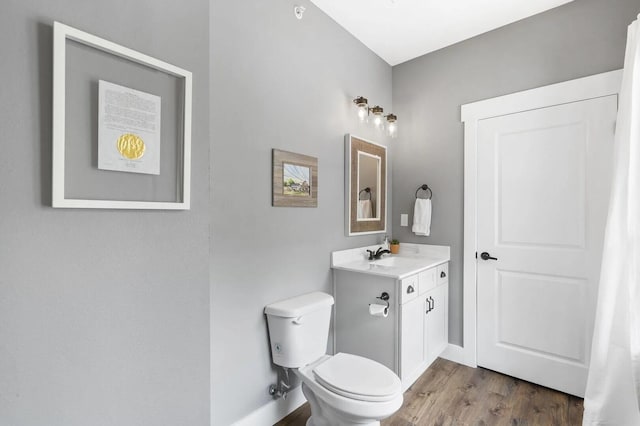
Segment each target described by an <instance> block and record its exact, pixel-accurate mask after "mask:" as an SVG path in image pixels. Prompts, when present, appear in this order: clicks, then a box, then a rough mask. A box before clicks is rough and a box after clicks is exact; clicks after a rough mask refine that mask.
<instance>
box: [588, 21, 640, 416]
mask: <svg viewBox="0 0 640 426" xmlns="http://www.w3.org/2000/svg"><path fill="white" fill-rule="evenodd" d="M638 18H640V15H638ZM638 31H639V30H638V21H637V20H636V21H635V22H633V23H632V24H631V25H630V26H629V30H628V35H627V50H626V55H625V64H624V72H623V78H622V88H621V91H620V98H619V99H620V103H619V109H618V121H617V124H616V138H615V141H616V142H615V144H616V146H615V168H614V176H613V184H612V188H611V200H610V205H609V216H608V219H607V229H606V234H605V243H604V253H603V258H602V272H601V275H600V290H599V294H598V307H597V311H596V323H595V331H594V336H593V345H592V348H591V364H590V368H589V379H588V381H587V390H586V395H585V400H584V418H583V425H584V426H586V425H611V426H614V425H615V426H627V425H628V426H638V425H640V409H639V406H640V47H639V45H638V37H639V36H640V35H639V34H638Z"/></svg>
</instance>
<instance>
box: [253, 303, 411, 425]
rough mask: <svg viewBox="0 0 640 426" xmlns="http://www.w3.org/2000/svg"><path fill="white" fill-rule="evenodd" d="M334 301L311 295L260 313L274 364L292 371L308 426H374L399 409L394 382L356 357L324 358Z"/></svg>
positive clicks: (390, 374) (397, 383)
mask: <svg viewBox="0 0 640 426" xmlns="http://www.w3.org/2000/svg"><path fill="white" fill-rule="evenodd" d="M332 305H333V297H331V296H330V295H328V294H325V293H310V294H306V295H302V296H298V297H294V298H291V299H286V300H283V301H280V302H276V303H274V304H271V305H268V306H267V307H265V313H266V314H267V321H268V325H269V339H270V342H271V352H272V357H273V361H274V363H275V364H277V365H280V366H282V367H285V368H291V369H292V370H293V372H294V373H295V374H296V375H297V376H298V377H299V378H300V380H301V382H302V392H303V393H304V395H305V397H306V399H307V401H308V402H309V405H310V406H311V417H310V418H309V420H308V421H307V426H351V425H367V426H376V425H379V424H380V420H382V419H385V418H387V417H389V416H390V415H391V414H393V413H394V412H396V411H397V410H398V409H399V408H400V406H401V405H402V400H403V398H402V387H401V382H400V379H399V378H398V376H397V375H396V374H395V373H394V372H393V371H391V370H390V369H389V368H387V367H386V366H384V365H382V364H380V363H378V362H376V361H373V360H371V359H368V358H364V357H361V356H357V355H352V354H346V353H338V354H336V355H327V354H326V345H327V338H328V331H329V321H330V314H331V306H332Z"/></svg>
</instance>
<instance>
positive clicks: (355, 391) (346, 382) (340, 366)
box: [313, 353, 401, 402]
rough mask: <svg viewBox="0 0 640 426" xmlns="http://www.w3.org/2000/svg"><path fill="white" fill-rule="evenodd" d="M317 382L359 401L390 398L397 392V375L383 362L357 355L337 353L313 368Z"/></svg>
mask: <svg viewBox="0 0 640 426" xmlns="http://www.w3.org/2000/svg"><path fill="white" fill-rule="evenodd" d="M313 374H314V376H315V378H316V380H317V382H318V383H319V384H321V385H322V386H323V387H325V388H327V389H329V390H330V391H332V392H335V393H337V394H338V395H342V396H344V397H347V398H352V399H356V400H359V401H371V402H384V401H390V400H392V399H394V398H397V397H398V394H401V382H400V379H399V378H398V376H397V375H396V374H395V373H394V372H393V371H391V370H390V369H388V368H387V367H385V366H384V365H382V364H380V363H378V362H376V361H373V360H371V359H368V358H364V357H361V356H357V355H352V354H346V353H338V354H336V355H334V356H332V357H331V358H330V359H328V360H327V361H325V362H323V363H321V364H319V365H317V366H316V367H315V368H313Z"/></svg>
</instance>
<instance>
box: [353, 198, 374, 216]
mask: <svg viewBox="0 0 640 426" xmlns="http://www.w3.org/2000/svg"><path fill="white" fill-rule="evenodd" d="M357 217H358V219H371V218H372V217H373V205H372V203H371V200H359V201H358V216H357Z"/></svg>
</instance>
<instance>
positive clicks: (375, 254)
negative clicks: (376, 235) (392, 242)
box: [367, 247, 391, 260]
mask: <svg viewBox="0 0 640 426" xmlns="http://www.w3.org/2000/svg"><path fill="white" fill-rule="evenodd" d="M367 253H369V260H374V259H380V258H381V257H382V255H383V254H385V253H391V252H390V251H389V250H383V249H382V247H379V248H378V250H376V251H375V252H374V251H373V250H367Z"/></svg>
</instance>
